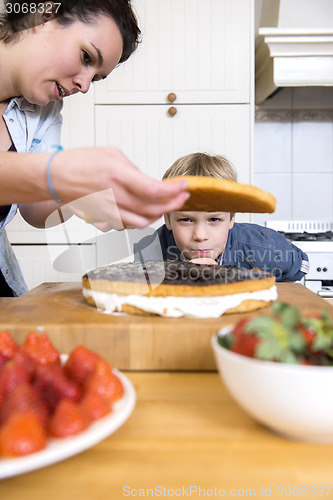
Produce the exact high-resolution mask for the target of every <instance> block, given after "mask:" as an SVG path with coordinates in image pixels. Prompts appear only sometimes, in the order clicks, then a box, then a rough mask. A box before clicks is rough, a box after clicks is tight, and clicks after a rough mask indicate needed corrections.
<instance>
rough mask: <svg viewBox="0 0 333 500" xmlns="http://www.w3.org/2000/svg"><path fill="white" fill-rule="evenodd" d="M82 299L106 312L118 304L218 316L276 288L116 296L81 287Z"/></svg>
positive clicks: (268, 297) (270, 296) (168, 313)
mask: <svg viewBox="0 0 333 500" xmlns="http://www.w3.org/2000/svg"><path fill="white" fill-rule="evenodd" d="M83 295H84V297H86V298H93V299H94V301H95V302H96V304H98V308H101V309H103V310H104V312H106V313H109V314H111V313H114V312H119V311H121V306H122V305H125V304H126V305H130V306H134V307H138V308H139V309H142V310H143V311H146V312H150V313H153V314H159V315H160V316H165V317H168V318H180V317H181V316H185V317H188V318H219V317H220V316H221V315H222V314H224V313H225V312H226V311H228V309H233V308H234V307H237V306H239V305H240V304H241V303H242V302H244V301H245V300H262V301H265V302H270V301H274V300H276V299H277V295H278V294H277V289H276V286H275V285H273V286H272V287H271V288H269V289H267V290H259V291H257V292H245V293H237V294H233V295H225V296H217V297H147V296H145V295H126V296H120V295H117V294H116V293H110V294H109V293H105V292H98V291H94V290H91V289H87V288H83Z"/></svg>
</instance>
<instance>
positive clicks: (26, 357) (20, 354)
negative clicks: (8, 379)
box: [12, 349, 38, 378]
mask: <svg viewBox="0 0 333 500" xmlns="http://www.w3.org/2000/svg"><path fill="white" fill-rule="evenodd" d="M12 361H13V362H14V363H16V364H18V365H20V366H22V367H23V368H24V369H25V370H26V371H27V372H28V373H29V375H30V377H31V378H32V377H33V376H34V374H35V371H36V369H37V366H38V365H37V361H36V360H35V359H34V358H32V357H31V356H30V354H28V353H27V352H25V351H23V350H22V349H19V350H18V351H16V352H15V354H14V356H13V358H12Z"/></svg>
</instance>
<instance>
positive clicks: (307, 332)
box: [298, 326, 316, 349]
mask: <svg viewBox="0 0 333 500" xmlns="http://www.w3.org/2000/svg"><path fill="white" fill-rule="evenodd" d="M298 331H299V332H300V333H301V335H302V336H303V338H304V340H305V344H306V347H307V348H308V349H311V346H312V344H313V342H314V340H315V338H316V332H315V331H314V330H313V329H312V328H305V327H302V326H299V327H298Z"/></svg>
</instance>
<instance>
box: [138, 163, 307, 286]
mask: <svg viewBox="0 0 333 500" xmlns="http://www.w3.org/2000/svg"><path fill="white" fill-rule="evenodd" d="M181 175H204V176H210V177H216V178H221V179H228V180H231V181H234V182H237V173H236V171H235V169H234V167H233V166H232V164H231V163H230V162H229V161H228V160H227V159H226V158H225V157H223V156H211V155H208V154H205V153H194V154H190V155H187V156H184V157H182V158H179V159H178V160H177V161H176V162H175V163H174V164H173V165H172V166H171V167H170V168H169V169H168V170H167V171H166V172H165V174H164V176H163V179H166V178H170V177H176V176H181ZM222 205H223V204H222ZM164 220H165V224H164V225H163V226H161V227H160V228H159V229H158V230H157V231H156V233H155V234H153V235H151V236H147V237H145V238H142V240H140V241H139V242H138V243H137V244H136V245H134V254H135V260H140V259H141V260H142V259H143V260H161V259H163V260H167V259H171V260H174V259H177V260H179V259H181V260H184V259H185V260H190V261H191V262H195V263H200V264H223V265H228V266H230V265H232V266H237V267H243V268H247V269H253V268H254V269H261V270H263V271H268V272H270V273H271V274H273V275H274V276H275V278H276V281H299V280H301V279H302V278H303V276H304V274H305V273H307V272H308V270H309V262H308V257H307V255H306V254H305V253H304V252H302V250H300V249H299V248H297V247H296V246H295V245H292V244H291V243H289V242H288V241H287V239H286V238H285V237H284V236H283V235H282V234H280V233H278V232H276V231H274V230H273V229H269V228H266V227H262V226H259V225H257V224H250V223H237V222H235V214H234V213H229V212H199V211H187V212H182V211H177V212H171V213H169V214H165V215H164Z"/></svg>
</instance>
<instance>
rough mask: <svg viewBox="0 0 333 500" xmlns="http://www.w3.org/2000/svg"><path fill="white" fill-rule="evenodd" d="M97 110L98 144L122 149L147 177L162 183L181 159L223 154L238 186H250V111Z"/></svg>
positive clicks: (162, 107) (204, 107) (214, 107)
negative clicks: (236, 175) (174, 163)
mask: <svg viewBox="0 0 333 500" xmlns="http://www.w3.org/2000/svg"><path fill="white" fill-rule="evenodd" d="M175 108H176V111H177V113H176V114H175V115H174V116H173V117H170V116H169V115H168V109H169V106H165V105H141V106H122V105H116V106H111V105H108V106H96V111H95V112H96V117H95V123H96V144H97V145H99V146H106V145H113V146H117V147H120V149H121V150H122V151H123V152H124V153H125V154H126V155H127V156H128V157H129V158H130V159H131V160H132V161H133V162H134V163H135V164H136V165H137V166H138V167H139V168H140V170H142V171H143V172H145V173H146V174H148V175H150V176H151V177H155V178H157V179H160V178H161V177H162V176H163V174H164V172H165V171H166V169H167V168H169V167H170V166H171V164H172V163H173V162H174V161H175V160H176V159H177V158H179V157H180V156H183V155H185V154H189V153H194V152H196V151H201V152H207V153H210V154H223V155H225V156H227V157H228V158H229V159H230V160H231V161H232V163H233V164H234V166H235V168H236V170H237V172H238V177H239V182H243V183H246V184H248V183H250V170H251V169H250V164H251V154H250V134H249V130H250V128H251V127H250V120H251V112H250V106H249V105H180V106H177V107H175Z"/></svg>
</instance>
